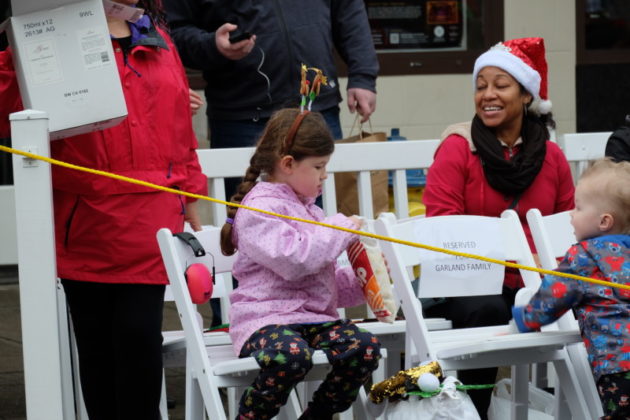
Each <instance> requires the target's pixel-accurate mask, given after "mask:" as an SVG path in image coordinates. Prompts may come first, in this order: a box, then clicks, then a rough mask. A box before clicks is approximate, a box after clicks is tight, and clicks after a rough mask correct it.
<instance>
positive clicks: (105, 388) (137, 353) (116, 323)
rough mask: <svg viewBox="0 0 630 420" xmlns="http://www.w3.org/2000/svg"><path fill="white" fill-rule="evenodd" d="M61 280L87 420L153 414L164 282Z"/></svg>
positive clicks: (153, 418)
mask: <svg viewBox="0 0 630 420" xmlns="http://www.w3.org/2000/svg"><path fill="white" fill-rule="evenodd" d="M62 284H63V287H64V290H65V292H66V299H67V302H68V307H69V309H70V315H71V317H72V324H73V326H74V334H75V337H76V341H77V348H78V354H79V373H80V377H81V390H82V391H83V399H84V401H85V405H86V408H87V411H88V415H89V417H90V420H100V419H102V420H123V419H129V420H131V419H134V420H143V419H146V420H159V419H160V412H159V403H160V392H161V389H162V312H163V311H162V310H163V306H164V286H163V285H145V284H104V283H93V282H84V281H72V280H66V279H64V280H62Z"/></svg>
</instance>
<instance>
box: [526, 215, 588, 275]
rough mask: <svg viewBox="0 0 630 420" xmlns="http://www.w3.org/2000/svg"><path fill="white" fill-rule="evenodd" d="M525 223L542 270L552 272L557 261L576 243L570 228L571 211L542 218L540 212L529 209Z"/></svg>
mask: <svg viewBox="0 0 630 420" xmlns="http://www.w3.org/2000/svg"><path fill="white" fill-rule="evenodd" d="M527 222H528V224H529V227H530V229H531V232H532V238H533V240H534V244H535V245H536V250H537V252H538V257H539V258H540V264H541V266H542V268H545V269H547V270H553V269H554V268H556V267H557V266H558V263H557V259H558V258H560V257H562V256H564V254H565V253H566V252H567V250H568V249H569V247H570V246H571V245H573V244H574V243H575V242H577V240H576V239H575V234H574V233H573V227H572V226H571V211H570V210H568V211H564V212H562V213H556V214H551V215H548V216H543V215H542V214H541V213H540V210H538V209H530V210H529V211H528V212H527Z"/></svg>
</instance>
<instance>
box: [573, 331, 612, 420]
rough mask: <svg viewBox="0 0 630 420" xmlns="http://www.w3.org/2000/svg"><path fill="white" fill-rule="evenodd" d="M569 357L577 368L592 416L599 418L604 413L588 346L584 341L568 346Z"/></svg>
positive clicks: (576, 372) (576, 371)
mask: <svg viewBox="0 0 630 420" xmlns="http://www.w3.org/2000/svg"><path fill="white" fill-rule="evenodd" d="M567 352H568V353H569V358H570V359H571V365H572V366H573V368H574V370H575V374H576V375H577V378H578V381H579V383H580V385H581V387H582V392H583V394H584V399H585V400H586V404H587V405H588V407H589V409H590V413H591V418H594V419H598V418H600V417H602V416H603V415H604V410H603V408H602V403H601V400H600V399H599V393H598V392H597V386H596V385H595V379H594V378H593V373H592V371H591V368H590V366H589V364H588V361H587V359H588V356H587V354H586V348H585V347H584V345H583V344H582V343H579V344H575V345H572V346H569V347H568V348H567Z"/></svg>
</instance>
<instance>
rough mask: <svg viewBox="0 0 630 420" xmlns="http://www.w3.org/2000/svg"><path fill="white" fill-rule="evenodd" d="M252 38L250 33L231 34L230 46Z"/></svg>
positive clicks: (234, 32)
mask: <svg viewBox="0 0 630 420" xmlns="http://www.w3.org/2000/svg"><path fill="white" fill-rule="evenodd" d="M251 37H252V34H251V33H250V32H247V31H245V32H240V31H238V30H235V31H232V32H230V44H236V43H237V42H240V41H243V40H245V39H249V38H251Z"/></svg>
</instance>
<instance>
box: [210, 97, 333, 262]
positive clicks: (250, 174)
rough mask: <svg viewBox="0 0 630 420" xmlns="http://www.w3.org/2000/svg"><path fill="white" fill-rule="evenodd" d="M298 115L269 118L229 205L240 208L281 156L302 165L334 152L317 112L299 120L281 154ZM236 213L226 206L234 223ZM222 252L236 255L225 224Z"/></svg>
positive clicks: (289, 111)
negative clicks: (302, 161) (262, 176)
mask: <svg viewBox="0 0 630 420" xmlns="http://www.w3.org/2000/svg"><path fill="white" fill-rule="evenodd" d="M299 113H300V110H299V109H295V108H285V109H281V110H279V111H277V112H275V113H274V114H273V115H272V116H271V118H270V119H269V122H267V125H266V126H265V130H264V131H263V133H262V136H261V137H260V139H259V140H258V143H257V145H256V151H255V152H254V155H253V156H252V158H251V159H250V161H249V168H247V171H246V172H245V177H244V178H243V181H242V182H241V183H240V185H239V186H238V187H237V189H236V193H235V194H234V195H233V196H232V198H231V199H230V201H231V202H232V203H236V204H240V203H241V201H242V200H243V197H245V195H246V194H247V193H248V192H250V191H251V189H252V188H254V185H256V182H257V180H258V177H259V176H260V174H262V173H265V174H272V173H273V171H274V169H275V166H276V163H277V162H278V161H279V160H280V159H281V158H282V157H283V156H284V155H289V156H292V157H293V159H295V160H296V161H301V160H302V159H304V158H307V157H312V156H328V155H330V154H332V152H333V151H334V150H335V142H334V140H333V138H332V135H331V134H330V130H329V129H328V126H327V125H326V121H324V118H323V117H322V116H321V114H319V113H318V112H310V113H308V114H307V115H306V116H305V117H304V119H303V120H302V123H301V124H300V126H299V128H298V130H297V132H296V134H295V137H294V139H293V143H292V145H291V146H290V147H289V149H288V151H287V152H286V153H284V154H283V153H282V151H283V149H284V148H285V145H286V140H287V134H288V132H289V129H290V128H291V125H292V124H293V122H294V121H295V119H296V117H297V116H298V114H299ZM237 210H238V208H237V207H232V206H228V208H227V217H228V218H231V219H234V217H235V216H236V212H237ZM221 251H222V252H223V254H224V255H232V254H234V252H235V251H236V249H235V248H234V244H233V243H232V224H231V223H225V224H224V225H223V228H222V229H221Z"/></svg>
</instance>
